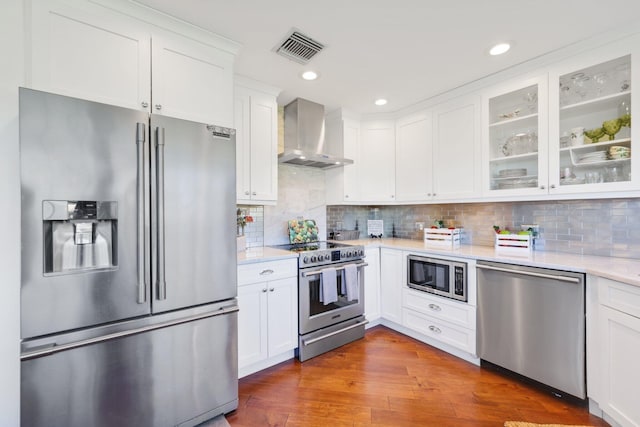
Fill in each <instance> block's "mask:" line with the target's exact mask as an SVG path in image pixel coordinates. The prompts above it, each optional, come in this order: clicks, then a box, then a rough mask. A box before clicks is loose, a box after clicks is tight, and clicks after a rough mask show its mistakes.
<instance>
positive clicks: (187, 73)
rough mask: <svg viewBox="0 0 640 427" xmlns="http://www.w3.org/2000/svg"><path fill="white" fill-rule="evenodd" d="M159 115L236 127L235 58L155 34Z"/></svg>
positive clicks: (155, 89) (155, 108)
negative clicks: (234, 117)
mask: <svg viewBox="0 0 640 427" xmlns="http://www.w3.org/2000/svg"><path fill="white" fill-rule="evenodd" d="M152 68H153V81H152V86H153V98H152V104H153V105H152V107H153V108H152V111H153V112H154V113H157V114H162V115H167V116H171V117H177V118H181V119H186V120H192V121H196V122H201V123H207V124H214V125H219V126H226V127H233V112H234V108H233V55H232V54H230V53H227V52H224V51H222V50H220V49H217V48H214V47H212V46H209V45H206V44H204V43H200V42H197V41H195V40H192V39H188V38H186V37H181V36H179V35H177V34H165V33H161V32H158V33H154V34H153V40H152Z"/></svg>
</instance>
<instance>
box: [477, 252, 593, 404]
mask: <svg viewBox="0 0 640 427" xmlns="http://www.w3.org/2000/svg"><path fill="white" fill-rule="evenodd" d="M476 267H477V280H478V282H477V283H478V309H477V313H478V325H477V329H478V356H479V357H480V359H481V360H483V361H487V362H490V363H492V364H495V365H497V366H500V367H503V368H506V369H508V370H510V371H513V372H516V373H518V374H520V375H523V376H525V377H528V378H531V379H533V380H535V381H538V382H540V383H542V384H546V385H548V386H550V387H552V388H553V389H555V390H557V391H560V392H564V393H567V394H570V395H572V396H575V397H578V398H580V399H585V398H586V381H585V369H586V368H585V302H584V301H585V296H584V295H585V290H584V274H580V273H572V272H566V271H559V270H549V269H543V268H536V267H525V266H520V265H511V264H502V263H494V262H483V261H478V263H477V265H476ZM560 394H562V393H560Z"/></svg>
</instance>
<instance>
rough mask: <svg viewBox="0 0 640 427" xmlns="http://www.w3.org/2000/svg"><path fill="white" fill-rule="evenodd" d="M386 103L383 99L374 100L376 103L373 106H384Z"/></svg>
mask: <svg viewBox="0 0 640 427" xmlns="http://www.w3.org/2000/svg"><path fill="white" fill-rule="evenodd" d="M386 103H387V100H386V99H384V98H380V99H376V102H375V104H376V105H378V106H381V105H385V104H386Z"/></svg>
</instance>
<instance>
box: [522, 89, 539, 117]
mask: <svg viewBox="0 0 640 427" xmlns="http://www.w3.org/2000/svg"><path fill="white" fill-rule="evenodd" d="M524 101H525V103H526V104H527V108H528V109H529V112H530V113H531V114H534V113H535V112H536V111H537V110H538V92H534V91H529V92H527V93H525V95H524Z"/></svg>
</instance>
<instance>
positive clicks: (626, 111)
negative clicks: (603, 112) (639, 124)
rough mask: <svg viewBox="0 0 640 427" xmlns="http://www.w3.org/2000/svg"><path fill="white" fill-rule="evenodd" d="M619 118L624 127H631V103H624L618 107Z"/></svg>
mask: <svg viewBox="0 0 640 427" xmlns="http://www.w3.org/2000/svg"><path fill="white" fill-rule="evenodd" d="M618 117H620V120H621V121H622V126H626V127H631V104H630V103H629V101H626V100H624V101H622V102H621V103H620V105H618Z"/></svg>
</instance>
